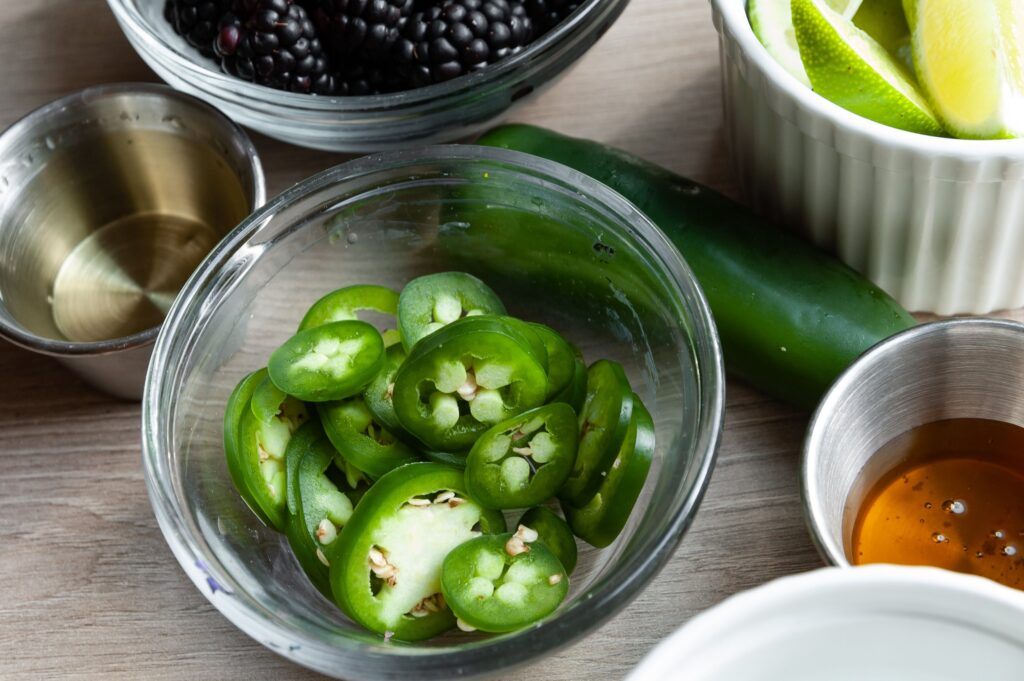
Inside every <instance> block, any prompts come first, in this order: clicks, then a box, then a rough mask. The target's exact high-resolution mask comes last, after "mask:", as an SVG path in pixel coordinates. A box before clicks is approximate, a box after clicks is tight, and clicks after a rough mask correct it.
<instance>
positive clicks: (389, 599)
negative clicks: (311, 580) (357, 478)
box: [329, 463, 505, 641]
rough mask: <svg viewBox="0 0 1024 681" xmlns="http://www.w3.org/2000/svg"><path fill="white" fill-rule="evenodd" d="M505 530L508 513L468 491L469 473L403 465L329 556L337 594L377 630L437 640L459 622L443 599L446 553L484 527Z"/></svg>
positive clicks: (364, 505)
mask: <svg viewBox="0 0 1024 681" xmlns="http://www.w3.org/2000/svg"><path fill="white" fill-rule="evenodd" d="M504 531H505V521H504V518H503V517H502V516H501V514H500V513H498V512H495V511H487V510H485V509H483V508H482V507H481V506H480V505H479V504H477V503H476V502H474V501H473V500H472V499H470V498H469V497H468V496H467V494H466V492H465V485H464V482H463V475H462V471H460V470H458V469H456V468H451V467H449V466H442V465H440V464H435V463H412V464H408V465H405V466H401V467H399V468H396V469H394V470H393V471H391V472H390V473H387V474H386V475H384V476H383V477H382V478H381V479H380V480H378V481H377V482H376V483H375V484H374V485H373V486H372V487H370V489H369V490H368V491H367V492H366V494H365V495H364V496H363V498H362V500H360V502H359V504H358V505H357V506H356V509H355V511H354V512H353V513H352V517H351V518H350V519H349V521H348V523H347V524H346V525H345V528H344V530H342V532H341V536H340V537H339V538H338V542H337V544H336V545H335V547H334V550H333V551H332V553H331V555H330V556H329V559H330V562H331V570H330V578H331V587H332V590H333V593H334V598H335V600H336V601H337V603H338V605H339V607H341V609H342V610H344V611H345V612H346V613H347V614H348V615H349V616H350V617H351V618H352V619H354V620H355V621H356V622H358V623H360V624H362V625H363V626H364V627H366V628H367V629H370V630H371V631H375V632H377V633H379V634H384V635H388V634H391V635H393V636H394V638H396V639H399V640H405V641H416V640H420V639H424V638H430V637H431V636H434V635H436V634H439V633H441V632H443V631H446V630H447V629H450V628H451V627H452V626H454V624H455V616H454V615H453V614H452V612H451V610H450V609H449V608H448V606H447V605H446V604H445V602H444V599H443V598H442V597H441V565H442V563H443V562H444V559H445V556H447V555H448V553H449V552H450V551H451V550H452V549H454V548H455V547H456V546H458V545H459V544H462V543H463V542H465V541H466V540H468V539H472V538H473V537H476V536H479V534H480V533H481V532H483V533H485V534H490V533H495V532H504Z"/></svg>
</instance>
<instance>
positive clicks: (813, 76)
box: [792, 0, 942, 135]
mask: <svg viewBox="0 0 1024 681" xmlns="http://www.w3.org/2000/svg"><path fill="white" fill-rule="evenodd" d="M792 8H793V27H794V28H795V30H796V40H797V44H798V45H799V46H800V57H801V59H802V60H803V63H804V69H806V71H807V75H808V77H809V78H810V80H811V85H812V86H813V87H814V90H815V92H817V93H818V94H820V95H822V96H823V97H825V98H826V99H829V100H831V101H833V102H835V103H836V104H838V105H839V106H841V107H843V108H844V109H847V110H849V111H852V112H853V113H856V114H860V115H861V116H864V117H865V118H869V119H871V120H873V121H877V122H879V123H883V124H885V125H888V126H891V127H894V128H900V129H902V130H909V131H910V132H919V133H923V134H926V135H941V134H942V126H941V125H940V124H939V122H938V120H937V119H936V118H935V115H934V114H933V113H932V111H931V107H929V106H928V102H927V101H925V99H924V97H923V96H922V95H921V93H920V92H918V90H917V88H916V87H915V86H914V83H913V81H912V80H911V79H910V76H909V75H908V74H907V73H906V72H905V71H904V69H903V67H901V66H900V64H899V62H897V61H896V60H895V59H894V58H893V56H892V55H890V54H889V53H888V52H887V51H886V50H885V48H884V47H882V46H881V45H879V44H878V43H877V42H876V41H875V40H874V39H873V38H872V37H871V36H869V35H868V34H867V33H865V32H864V31H862V30H860V29H859V28H857V27H856V26H854V25H853V22H852V21H850V20H849V19H847V18H846V17H844V16H843V15H841V14H839V13H838V12H835V11H834V10H832V9H830V8H828V7H827V6H825V4H824V3H823V2H821V0H792Z"/></svg>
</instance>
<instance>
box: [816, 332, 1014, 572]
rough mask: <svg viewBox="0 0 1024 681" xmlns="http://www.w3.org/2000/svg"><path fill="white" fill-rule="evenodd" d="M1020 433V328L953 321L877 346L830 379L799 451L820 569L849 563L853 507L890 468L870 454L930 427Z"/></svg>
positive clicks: (888, 460) (887, 461) (886, 460)
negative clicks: (1007, 426) (984, 424)
mask: <svg viewBox="0 0 1024 681" xmlns="http://www.w3.org/2000/svg"><path fill="white" fill-rule="evenodd" d="M954 418H978V419H990V420H993V421H1003V422H1006V423H1012V424H1015V425H1018V426H1024V324H1019V323H1017V322H1011V321H1005V320H997V319H953V320H947V321H940V322H933V323H930V324H923V325H921V326H918V327H915V328H913V329H909V330H907V331H904V332H903V333H900V334H897V335H896V336H893V337H892V338H889V339H887V340H885V341H882V342H881V343H879V344H878V345H876V346H875V347H874V348H872V349H871V350H869V351H868V352H867V353H865V354H864V355H863V356H862V357H861V358H860V359H858V360H857V361H856V362H854V364H853V366H851V367H850V368H849V369H847V371H846V373H844V374H843V375H842V376H840V377H839V380H838V381H836V383H835V385H833V386H832V389H831V390H830V391H829V392H828V394H827V395H825V399H824V400H823V401H822V403H821V405H820V406H819V407H818V411H817V412H816V413H815V415H814V418H813V419H812V420H811V425H810V428H809V430H808V434H807V440H806V442H805V444H804V454H803V466H802V469H803V470H802V486H803V489H802V492H803V500H804V512H805V514H806V518H807V523H808V526H809V527H810V530H811V534H812V536H813V538H814V541H815V543H816V544H817V547H818V551H819V552H820V553H821V555H822V557H823V558H824V559H825V561H826V562H828V563H831V564H833V565H839V566H848V565H850V563H851V561H850V556H849V547H850V545H851V543H852V542H851V540H852V538H853V525H854V520H855V518H854V514H855V512H856V506H857V504H858V503H860V501H861V500H863V498H864V495H865V493H866V492H867V490H868V489H869V488H870V487H871V485H872V484H873V483H874V482H876V481H877V480H878V479H879V478H881V476H882V475H883V474H884V473H885V472H887V471H888V470H890V469H891V468H892V467H893V466H894V465H895V464H896V463H898V461H896V460H893V459H892V458H890V457H887V456H876V453H877V452H878V451H879V449H881V448H882V446H883V445H885V444H886V443H888V442H889V441H890V440H892V439H893V438H895V437H897V436H898V435H902V434H903V433H905V432H907V431H909V430H911V429H913V428H916V427H918V426H921V425H924V424H926V423H931V422H934V421H942V420H946V419H954Z"/></svg>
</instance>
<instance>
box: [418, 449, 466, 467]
mask: <svg viewBox="0 0 1024 681" xmlns="http://www.w3.org/2000/svg"><path fill="white" fill-rule="evenodd" d="M423 456H425V457H426V458H427V459H428V460H429V461H433V462H434V463H443V464H444V465H446V466H454V467H456V468H461V469H464V468H465V467H466V457H467V456H469V452H462V453H456V454H453V453H451V452H433V451H431V450H429V449H424V450H423Z"/></svg>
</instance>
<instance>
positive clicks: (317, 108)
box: [107, 0, 628, 114]
mask: <svg viewBox="0 0 1024 681" xmlns="http://www.w3.org/2000/svg"><path fill="white" fill-rule="evenodd" d="M619 1H620V0H584V2H583V3H581V4H580V6H579V7H578V8H577V9H576V11H575V12H573V13H572V14H571V15H570V16H569V17H567V18H566V19H565V20H564V21H562V22H560V23H559V24H557V25H556V26H555V27H554V28H552V29H551V30H549V31H548V32H547V33H545V34H543V35H542V36H541V37H540V38H539V39H537V40H535V41H533V42H532V43H529V44H528V45H527V46H526V48H525V49H523V50H521V51H520V52H518V53H516V54H514V55H511V56H509V57H507V58H505V59H502V60H501V61H499V62H497V63H495V64H492V65H490V66H488V67H487V68H484V69H481V70H480V71H477V72H475V73H469V74H466V75H464V76H460V77H458V78H453V79H452V80H449V81H444V82H441V83H434V84H432V85H427V86H424V87H420V88H414V89H412V90H403V91H400V92H394V93H388V94H381V95H357V96H347V97H340V96H332V97H326V96H320V95H316V96H314V95H309V94H300V93H295V92H288V91H286V90H275V89H273V88H269V87H266V86H263V85H257V84H255V83H250V82H248V81H244V80H242V79H240V78H235V77H234V76H230V75H228V74H226V73H221V72H220V71H217V70H215V69H213V68H211V67H208V66H205V65H204V64H203V63H202V60H204V59H205V58H204V57H202V56H201V55H200V54H199V53H198V52H197V53H195V55H188V54H185V53H183V52H181V51H179V50H177V49H175V47H173V46H172V45H171V44H170V43H168V42H167V41H166V40H164V39H163V38H162V37H160V36H159V35H158V34H157V33H156V32H154V31H153V30H151V28H150V22H149V21H147V20H146V19H145V18H144V17H143V16H142V14H141V13H140V12H139V11H138V9H137V8H136V6H135V2H134V1H133V0H107V4H108V5H109V6H110V8H111V11H113V13H114V16H115V17H116V18H117V19H118V21H119V22H120V23H121V24H122V26H125V27H127V28H128V29H129V30H130V31H131V34H132V35H133V36H134V37H135V38H137V39H140V40H142V41H143V42H144V44H145V45H146V49H147V51H148V52H149V53H150V54H152V55H153V56H154V57H155V58H157V59H159V60H160V61H163V62H165V63H169V64H170V65H171V66H172V67H173V68H174V69H176V70H177V71H179V72H182V73H184V74H186V76H189V77H193V78H196V79H197V80H198V81H199V82H204V83H206V84H207V85H212V86H216V87H220V88H223V89H225V90H231V91H233V92H235V93H236V94H237V95H239V96H242V97H246V98H249V99H251V100H253V101H254V102H260V103H263V104H270V105H274V106H283V107H286V108H288V109H294V110H300V111H313V112H335V113H339V114H346V113H366V112H374V111H376V112H384V111H390V110H392V109H403V108H407V107H412V106H416V105H424V104H429V103H431V102H436V101H439V100H443V99H446V98H451V97H455V96H458V95H462V94H468V93H469V92H470V91H471V90H476V89H482V88H484V87H497V86H500V85H501V83H502V81H503V80H504V79H505V77H510V76H512V75H514V74H515V73H517V72H518V69H519V67H520V65H522V64H524V63H526V62H530V61H533V60H535V59H539V58H547V57H551V56H553V55H552V54H551V53H553V52H556V51H557V48H558V47H559V46H560V45H561V44H562V43H563V40H564V39H565V38H568V37H569V36H570V35H572V34H574V33H577V32H580V31H583V30H585V29H588V28H591V27H592V25H593V24H594V22H593V21H592V19H593V18H594V15H595V14H597V13H598V12H597V8H598V7H604V6H613V5H615V4H616V3H617V2H619ZM626 1H628V0H626ZM211 63H212V62H211ZM204 89H206V88H205V87H204Z"/></svg>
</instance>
